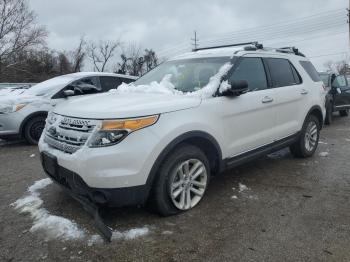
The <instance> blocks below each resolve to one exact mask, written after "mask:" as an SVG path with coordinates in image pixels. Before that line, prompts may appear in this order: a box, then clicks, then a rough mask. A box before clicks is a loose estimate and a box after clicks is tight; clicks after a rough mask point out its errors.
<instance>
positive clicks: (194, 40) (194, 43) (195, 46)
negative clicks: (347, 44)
mask: <svg viewBox="0 0 350 262" xmlns="http://www.w3.org/2000/svg"><path fill="white" fill-rule="evenodd" d="M349 3H350V0H349ZM191 41H193V43H192V46H193V49H194V50H195V49H197V48H198V46H199V43H198V42H199V40H198V38H197V31H196V30H194V38H191Z"/></svg>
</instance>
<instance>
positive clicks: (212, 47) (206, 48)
mask: <svg viewBox="0 0 350 262" xmlns="http://www.w3.org/2000/svg"><path fill="white" fill-rule="evenodd" d="M242 45H254V46H255V47H256V48H257V49H263V45H262V44H259V43H258V42H257V41H254V42H246V43H237V44H231V45H219V46H208V47H201V48H195V49H193V50H192V51H193V52H196V51H199V50H208V49H216V48H224V47H233V46H242Z"/></svg>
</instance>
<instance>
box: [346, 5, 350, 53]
mask: <svg viewBox="0 0 350 262" xmlns="http://www.w3.org/2000/svg"><path fill="white" fill-rule="evenodd" d="M346 10H347V11H348V14H347V16H348V21H347V22H348V27H349V48H350V0H349V7H348V8H346Z"/></svg>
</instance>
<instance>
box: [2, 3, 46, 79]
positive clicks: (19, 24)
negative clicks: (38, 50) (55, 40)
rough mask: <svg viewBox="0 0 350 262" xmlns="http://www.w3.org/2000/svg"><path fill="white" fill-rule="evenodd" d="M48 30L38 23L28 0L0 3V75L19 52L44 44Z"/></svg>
mask: <svg viewBox="0 0 350 262" xmlns="http://www.w3.org/2000/svg"><path fill="white" fill-rule="evenodd" d="M46 35H47V32H46V30H45V29H44V28H43V27H41V26H38V25H37V23H36V15H35V14H34V12H33V11H32V10H30V9H29V7H28V4H27V0H1V1H0V75H1V72H2V67H3V65H4V64H6V63H7V60H8V59H9V58H10V57H11V56H12V55H15V54H16V53H18V52H22V51H25V50H26V49H29V48H33V47H35V46H37V45H39V44H43V43H44V38H45V37H46Z"/></svg>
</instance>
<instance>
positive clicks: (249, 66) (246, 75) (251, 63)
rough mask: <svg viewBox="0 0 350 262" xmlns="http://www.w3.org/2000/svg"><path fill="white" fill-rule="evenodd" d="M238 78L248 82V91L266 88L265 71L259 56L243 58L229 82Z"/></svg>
mask: <svg viewBox="0 0 350 262" xmlns="http://www.w3.org/2000/svg"><path fill="white" fill-rule="evenodd" d="M239 80H246V81H247V82H248V88H249V91H258V90H263V89H266V88H267V80H266V73H265V68H264V64H263V62H262V60H261V58H254V57H245V58H243V59H242V60H241V62H240V63H239V65H238V67H237V68H236V70H235V71H234V72H233V74H232V75H231V77H230V79H229V81H230V82H233V81H239Z"/></svg>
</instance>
